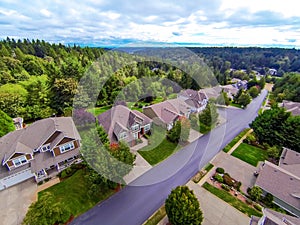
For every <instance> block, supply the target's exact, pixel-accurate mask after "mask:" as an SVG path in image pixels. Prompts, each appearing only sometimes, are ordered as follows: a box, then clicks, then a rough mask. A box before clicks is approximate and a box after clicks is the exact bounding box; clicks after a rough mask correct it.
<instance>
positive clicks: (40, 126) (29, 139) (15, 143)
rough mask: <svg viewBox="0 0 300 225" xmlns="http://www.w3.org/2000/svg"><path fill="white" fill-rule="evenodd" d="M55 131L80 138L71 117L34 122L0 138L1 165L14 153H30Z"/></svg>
mask: <svg viewBox="0 0 300 225" xmlns="http://www.w3.org/2000/svg"><path fill="white" fill-rule="evenodd" d="M55 131H60V132H61V133H62V134H63V135H62V137H63V136H66V137H70V138H74V139H80V136H79V133H78V131H77V129H76V127H75V124H74V122H73V120H72V118H71V117H53V118H47V119H42V120H39V121H36V122H34V123H33V124H31V125H30V126H28V127H26V128H24V129H21V130H16V131H13V132H10V133H8V134H7V135H5V136H3V137H1V138H0V159H1V160H2V165H3V164H4V163H5V162H6V161H7V160H8V159H9V158H10V157H11V156H12V155H13V154H15V153H32V152H33V150H34V149H37V148H39V147H40V146H41V145H43V144H44V143H45V142H46V141H47V139H49V138H50V136H51V135H52V134H54V132H55Z"/></svg>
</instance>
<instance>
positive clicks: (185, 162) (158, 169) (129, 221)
mask: <svg viewBox="0 0 300 225" xmlns="http://www.w3.org/2000/svg"><path fill="white" fill-rule="evenodd" d="M266 96H267V91H266V90H263V91H262V93H261V94H260V95H259V96H258V97H257V98H256V99H254V100H253V101H252V102H251V103H250V104H249V105H248V107H247V108H246V109H245V110H242V109H231V108H228V109H221V110H219V113H220V114H221V116H223V117H224V118H226V120H227V122H226V123H225V124H223V125H221V126H219V127H217V128H215V129H214V130H213V131H211V132H210V133H209V134H207V135H204V136H202V137H200V138H199V139H198V140H196V141H194V142H193V143H191V144H189V145H188V146H186V147H184V148H183V149H182V150H180V151H179V152H177V153H176V154H174V155H172V156H171V157H169V158H168V159H166V160H165V161H163V162H162V163H160V164H159V165H157V166H155V167H153V168H152V169H151V170H149V171H147V172H146V173H144V174H143V175H142V176H140V177H138V178H137V179H136V180H134V181H133V182H131V183H130V184H129V185H128V186H126V187H125V188H124V189H122V190H121V191H120V192H118V193H116V194H115V195H113V196H112V197H111V198H109V199H107V200H106V201H103V202H102V203H101V204H99V205H97V206H95V207H94V208H92V209H91V210H89V211H88V212H86V213H84V214H83V215H81V216H79V217H77V218H76V219H75V220H74V221H72V222H71V224H72V225H119V224H122V225H140V224H143V223H144V221H145V220H146V219H147V218H149V216H151V215H152V214H153V213H154V212H155V211H156V210H157V209H158V208H159V207H160V206H161V205H162V204H163V203H164V201H165V199H166V197H167V196H168V194H169V193H170V191H171V190H172V189H173V188H175V187H176V186H178V185H184V184H186V183H187V182H188V181H189V180H190V179H191V178H192V177H193V175H195V173H196V172H197V171H198V170H199V168H202V167H203V166H204V165H206V164H207V163H208V162H209V161H210V160H211V159H212V158H213V157H214V156H215V155H216V154H217V153H218V152H219V151H220V150H222V148H223V147H224V146H225V145H226V144H227V143H229V142H230V141H231V140H232V139H233V138H234V137H235V136H236V135H237V134H238V133H240V132H241V131H242V130H243V129H244V128H246V127H247V126H248V124H249V123H250V122H251V121H252V120H253V119H254V118H255V117H256V116H257V112H258V110H259V108H260V107H261V104H262V102H263V100H264V99H265V97H266ZM202 204H205V203H202Z"/></svg>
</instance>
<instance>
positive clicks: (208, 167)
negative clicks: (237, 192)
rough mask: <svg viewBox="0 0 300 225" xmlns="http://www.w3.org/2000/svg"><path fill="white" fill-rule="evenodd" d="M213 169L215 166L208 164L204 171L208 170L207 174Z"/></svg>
mask: <svg viewBox="0 0 300 225" xmlns="http://www.w3.org/2000/svg"><path fill="white" fill-rule="evenodd" d="M213 167H214V165H213V164H211V163H208V164H207V165H206V166H205V167H204V170H206V172H208V171H210V170H211V169H212V168H213Z"/></svg>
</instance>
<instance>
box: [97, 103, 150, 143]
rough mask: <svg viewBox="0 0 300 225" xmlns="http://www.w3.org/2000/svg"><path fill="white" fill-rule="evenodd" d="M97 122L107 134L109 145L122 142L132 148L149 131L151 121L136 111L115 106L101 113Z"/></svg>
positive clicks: (122, 106)
mask: <svg viewBox="0 0 300 225" xmlns="http://www.w3.org/2000/svg"><path fill="white" fill-rule="evenodd" d="M98 122H99V124H100V125H101V126H103V128H104V130H105V131H106V132H107V135H108V139H109V141H110V143H117V142H119V141H124V142H126V143H128V144H129V146H133V145H135V144H136V140H137V139H139V138H141V137H142V136H143V135H144V134H146V133H148V132H149V131H150V129H151V124H152V119H150V118H149V117H147V116H146V115H144V114H143V113H141V112H139V111H137V110H130V109H129V108H127V107H126V106H124V105H116V106H114V107H112V108H111V109H110V110H108V111H106V112H104V113H101V114H100V115H99V116H98Z"/></svg>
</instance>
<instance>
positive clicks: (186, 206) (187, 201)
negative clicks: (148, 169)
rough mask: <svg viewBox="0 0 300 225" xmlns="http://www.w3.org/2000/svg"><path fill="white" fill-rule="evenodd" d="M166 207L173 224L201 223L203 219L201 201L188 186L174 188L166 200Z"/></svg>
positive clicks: (198, 224) (194, 224) (195, 224)
mask: <svg viewBox="0 0 300 225" xmlns="http://www.w3.org/2000/svg"><path fill="white" fill-rule="evenodd" d="M165 207H166V212H167V215H168V218H169V222H170V223H171V224H172V225H186V224H193V225H200V224H201V223H202V221H203V215H202V211H201V209H200V204H199V201H198V199H197V198H196V196H195V195H194V193H193V191H191V190H189V188H188V187H186V186H178V187H177V188H175V189H174V190H172V191H171V193H170V194H169V196H168V198H167V199H166V201H165Z"/></svg>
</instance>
